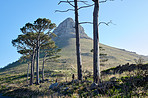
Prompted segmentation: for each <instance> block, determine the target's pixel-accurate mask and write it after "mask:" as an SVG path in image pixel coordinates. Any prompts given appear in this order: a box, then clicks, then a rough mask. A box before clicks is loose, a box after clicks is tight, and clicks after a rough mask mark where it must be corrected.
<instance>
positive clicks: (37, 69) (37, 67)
mask: <svg viewBox="0 0 148 98" xmlns="http://www.w3.org/2000/svg"><path fill="white" fill-rule="evenodd" d="M39 44H40V41H39V36H38V40H37V60H36V84H37V85H38V84H39V56H40V46H39Z"/></svg>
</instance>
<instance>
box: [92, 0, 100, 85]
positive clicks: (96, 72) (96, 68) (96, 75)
mask: <svg viewBox="0 0 148 98" xmlns="http://www.w3.org/2000/svg"><path fill="white" fill-rule="evenodd" d="M94 3H95V6H94V12H93V48H94V51H93V80H94V82H95V83H99V82H100V58H99V26H98V16H99V0H94Z"/></svg>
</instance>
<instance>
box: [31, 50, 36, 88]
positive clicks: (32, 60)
mask: <svg viewBox="0 0 148 98" xmlns="http://www.w3.org/2000/svg"><path fill="white" fill-rule="evenodd" d="M34 55H35V48H34V49H33V53H32V56H31V76H30V85H32V84H33V76H34V71H33V66H34V65H33V64H34V63H33V62H34Z"/></svg>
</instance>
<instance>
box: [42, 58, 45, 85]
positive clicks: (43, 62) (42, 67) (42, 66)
mask: <svg viewBox="0 0 148 98" xmlns="http://www.w3.org/2000/svg"><path fill="white" fill-rule="evenodd" d="M44 64H45V59H44V58H43V66H42V81H43V82H44Z"/></svg>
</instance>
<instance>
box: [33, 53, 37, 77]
mask: <svg viewBox="0 0 148 98" xmlns="http://www.w3.org/2000/svg"><path fill="white" fill-rule="evenodd" d="M34 51H36V50H34ZM35 59H36V52H35V54H34V57H33V79H34V75H35V72H34V71H35V70H34V69H35Z"/></svg>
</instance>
